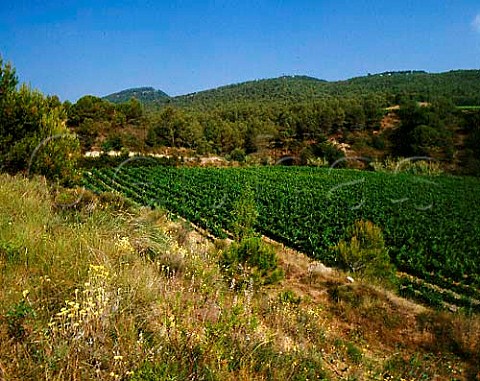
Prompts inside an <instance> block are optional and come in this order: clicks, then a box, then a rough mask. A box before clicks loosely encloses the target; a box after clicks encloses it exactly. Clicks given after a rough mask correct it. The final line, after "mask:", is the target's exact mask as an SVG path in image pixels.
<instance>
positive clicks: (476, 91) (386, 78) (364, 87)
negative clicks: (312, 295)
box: [104, 70, 480, 108]
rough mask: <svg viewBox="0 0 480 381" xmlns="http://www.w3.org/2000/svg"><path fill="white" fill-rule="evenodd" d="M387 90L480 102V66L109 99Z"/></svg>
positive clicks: (236, 98)
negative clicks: (472, 68)
mask: <svg viewBox="0 0 480 381" xmlns="http://www.w3.org/2000/svg"><path fill="white" fill-rule="evenodd" d="M375 95H376V96H381V97H384V98H385V99H386V102H387V103H389V104H397V103H398V102H399V100H400V99H401V98H402V97H407V98H413V99H416V100H418V101H429V100H431V99H433V98H435V97H439V96H442V97H446V98H449V99H451V100H452V102H453V103H455V104H456V105H460V106H461V105H480V70H452V71H449V72H444V73H427V72H425V71H419V70H405V71H387V72H383V73H378V74H368V75H366V76H360V77H354V78H350V79H347V80H341V81H325V80H321V79H318V78H314V77H309V76H305V75H292V76H281V77H278V78H270V79H258V80H252V81H247V82H242V83H237V84H230V85H226V86H221V87H217V88H214V89H209V90H204V91H199V92H194V93H190V94H186V95H180V96H176V97H169V96H168V95H167V94H166V93H164V92H163V91H160V90H155V89H154V88H152V87H143V88H136V89H127V90H124V91H121V92H119V93H115V94H111V95H108V96H106V97H104V99H107V100H109V101H111V102H115V103H118V102H124V101H127V100H128V99H130V98H131V97H135V98H137V99H138V100H139V101H141V102H142V103H144V104H146V105H157V106H162V105H164V104H167V103H168V104H171V105H176V106H180V107H193V108H210V107H214V106H216V105H220V104H225V103H235V102H257V103H271V102H299V101H308V100H314V99H319V98H326V97H340V98H342V97H355V96H375Z"/></svg>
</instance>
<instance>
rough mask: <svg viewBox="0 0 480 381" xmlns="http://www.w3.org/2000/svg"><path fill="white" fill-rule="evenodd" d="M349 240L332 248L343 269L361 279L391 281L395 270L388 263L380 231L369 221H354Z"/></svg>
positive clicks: (388, 259) (388, 258)
mask: <svg viewBox="0 0 480 381" xmlns="http://www.w3.org/2000/svg"><path fill="white" fill-rule="evenodd" d="M348 236H349V239H347V240H342V241H340V242H339V243H338V244H337V245H336V246H335V248H334V250H335V252H336V255H337V261H338V263H339V265H340V267H342V268H343V269H345V270H347V271H349V272H351V273H352V274H355V275H360V276H361V277H366V278H369V279H381V280H389V281H392V280H393V278H394V277H395V268H394V266H393V265H392V264H391V263H390V257H389V256H388V251H387V249H386V248H385V241H384V239H383V235H382V231H381V229H380V228H379V227H378V226H376V225H375V224H373V223H372V222H370V221H363V220H360V221H356V222H355V224H354V226H353V227H352V228H351V229H350V230H349V232H348Z"/></svg>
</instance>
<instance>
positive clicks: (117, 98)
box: [103, 87, 170, 104]
mask: <svg viewBox="0 0 480 381" xmlns="http://www.w3.org/2000/svg"><path fill="white" fill-rule="evenodd" d="M132 98H135V99H138V100H139V101H140V102H142V103H144V104H147V103H152V102H162V101H164V100H166V99H169V98H170V97H169V96H168V94H166V93H164V92H163V91H161V90H156V89H154V88H153V87H137V88H133V89H127V90H122V91H119V92H118V93H113V94H109V95H106V96H104V97H103V99H106V100H107V101H110V102H112V103H123V102H128V101H129V100H130V99H132Z"/></svg>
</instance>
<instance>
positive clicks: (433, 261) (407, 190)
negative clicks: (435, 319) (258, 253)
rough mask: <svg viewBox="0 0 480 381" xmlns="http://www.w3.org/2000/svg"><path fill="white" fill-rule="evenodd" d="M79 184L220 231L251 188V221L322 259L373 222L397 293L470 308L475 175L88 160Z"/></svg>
mask: <svg viewBox="0 0 480 381" xmlns="http://www.w3.org/2000/svg"><path fill="white" fill-rule="evenodd" d="M84 179H85V180H84V181H85V186H86V187H87V188H89V189H91V190H93V191H95V192H102V191H118V192H121V193H122V194H124V195H125V196H127V197H128V198H130V199H132V200H134V201H135V202H137V203H139V204H142V205H147V206H151V207H162V208H166V209H168V210H170V211H172V212H174V213H176V214H178V215H180V216H182V217H185V218H186V219H188V220H190V221H192V222H194V223H195V224H198V225H200V226H201V227H203V228H205V229H207V230H209V231H210V232H212V233H213V234H215V235H217V236H219V237H224V236H225V234H226V232H228V230H229V228H230V227H231V223H232V214H233V213H232V211H233V208H234V203H235V201H236V200H238V199H239V198H240V197H242V195H243V194H244V193H245V191H246V190H251V191H253V192H254V194H255V201H256V206H257V209H258V212H259V217H258V221H257V225H258V226H257V227H256V228H257V230H258V231H260V232H262V233H263V234H265V235H267V236H269V237H271V238H274V239H276V240H279V241H281V242H284V243H285V244H287V245H289V246H292V247H295V248H297V249H299V250H301V251H303V252H305V253H307V254H308V255H309V256H311V257H312V258H315V259H319V260H321V261H323V262H325V263H326V264H329V265H333V266H334V265H335V264H336V258H335V255H334V251H333V250H332V247H333V246H335V245H336V244H337V243H338V242H339V241H340V240H341V239H343V238H345V234H346V231H347V229H348V228H349V227H350V226H352V224H353V223H354V222H355V221H356V220H360V219H363V220H370V221H372V222H373V223H375V224H376V225H378V226H380V227H381V229H382V231H383V234H384V237H385V242H386V244H387V246H388V247H389V254H390V257H391V259H392V261H393V262H394V263H395V264H396V266H397V268H398V269H399V271H401V272H402V273H404V274H405V276H403V277H402V280H401V282H402V286H401V290H402V293H403V294H405V295H409V296H413V297H416V298H418V299H421V300H423V301H425V302H427V303H429V304H431V305H435V306H439V307H440V306H454V307H463V308H466V309H470V310H474V311H480V305H479V302H478V301H479V300H480V260H479V259H478V254H479V253H480V204H479V202H478V201H479V196H480V180H479V179H475V178H468V177H447V176H439V177H423V176H413V175H408V174H403V173H375V172H359V171H354V170H330V169H319V168H305V167H273V168H272V167H268V168H267V167H258V168H257V167H255V168H224V169H219V168H168V167H160V166H153V167H130V166H124V167H119V168H116V169H115V168H114V169H108V168H107V169H101V170H99V169H94V170H92V171H90V172H88V173H86V174H85V177H84Z"/></svg>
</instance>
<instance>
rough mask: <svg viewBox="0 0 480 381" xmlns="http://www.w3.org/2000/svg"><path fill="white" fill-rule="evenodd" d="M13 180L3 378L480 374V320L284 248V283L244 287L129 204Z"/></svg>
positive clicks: (1, 256)
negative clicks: (430, 306)
mask: <svg viewBox="0 0 480 381" xmlns="http://www.w3.org/2000/svg"><path fill="white" fill-rule="evenodd" d="M77 196H78V194H76V193H75V192H74V191H64V190H57V191H54V190H52V189H48V186H47V184H46V183H45V182H44V181H43V180H42V179H33V180H25V179H23V178H19V177H10V176H5V175H2V176H0V284H1V288H0V379H1V380H93V379H98V380H115V379H117V380H120V379H122V380H128V379H130V380H174V379H177V380H240V379H241V380H249V379H251V380H314V379H338V380H341V379H358V380H384V379H396V380H400V379H408V380H414V379H415V380H418V379H434V378H435V379H438V380H449V379H458V380H467V379H475V377H478V375H479V374H478V372H479V371H480V369H479V368H478V364H480V358H479V353H480V338H479V332H480V322H479V320H478V319H477V318H475V317H470V318H466V317H464V316H461V315H450V314H443V313H435V312H431V311H429V310H427V309H425V308H422V307H419V306H416V305H413V304H411V303H408V302H406V301H405V300H402V299H399V298H396V297H395V296H393V295H391V294H389V293H388V292H385V291H382V290H379V289H375V288H372V287H370V286H369V285H367V284H362V283H360V282H358V283H354V284H348V283H347V282H346V281H345V276H344V275H342V274H340V273H337V272H335V271H332V270H325V269H324V268H323V267H321V266H320V265H319V264H318V263H316V262H312V261H311V260H308V259H307V258H306V257H304V256H302V255H300V254H298V253H295V252H293V251H289V250H286V249H283V248H282V247H277V253H278V256H279V258H280V263H281V265H282V267H283V268H284V271H285V274H286V275H285V280H284V281H283V282H282V283H281V284H277V285H275V286H270V287H262V288H260V289H250V288H247V289H246V290H243V291H240V292H239V291H236V290H235V289H234V288H232V287H231V284H229V283H228V282H226V281H225V280H224V277H223V274H222V272H221V269H220V268H219V266H218V258H219V255H220V253H221V251H222V250H228V247H227V243H225V242H220V243H216V244H215V245H214V244H212V243H211V242H209V241H207V240H205V239H204V238H203V237H202V236H201V235H199V234H198V233H196V232H195V231H193V230H192V229H191V228H190V226H189V225H186V224H182V223H179V222H172V221H171V220H169V219H168V218H167V216H166V215H165V214H164V213H163V212H161V211H147V210H144V209H136V208H133V207H132V206H130V205H128V204H126V202H125V201H124V200H123V199H121V198H119V197H118V196H115V195H112V194H101V195H100V196H94V195H92V194H90V193H83V194H82V197H80V198H77Z"/></svg>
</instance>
